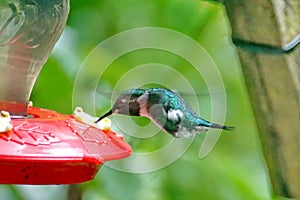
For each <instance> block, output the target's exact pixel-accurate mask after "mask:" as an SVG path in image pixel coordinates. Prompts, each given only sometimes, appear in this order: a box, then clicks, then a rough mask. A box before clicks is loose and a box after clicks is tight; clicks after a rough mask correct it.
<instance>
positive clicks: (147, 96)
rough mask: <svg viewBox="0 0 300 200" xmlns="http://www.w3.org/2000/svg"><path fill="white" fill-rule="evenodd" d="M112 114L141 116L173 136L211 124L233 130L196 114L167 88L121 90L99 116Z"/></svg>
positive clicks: (198, 129) (186, 133) (188, 132)
mask: <svg viewBox="0 0 300 200" xmlns="http://www.w3.org/2000/svg"><path fill="white" fill-rule="evenodd" d="M112 114H123V115H129V116H143V117H147V118H149V119H150V120H151V121H152V122H154V124H156V125H157V126H158V127H159V128H160V129H162V130H164V131H165V132H167V133H169V134H171V135H173V136H174V137H176V138H178V137H189V136H191V135H194V134H196V133H200V132H204V131H207V130H209V129H212V128H217V129H223V130H233V129H234V127H232V126H224V125H219V124H215V123H212V122H209V121H207V120H205V119H203V118H201V117H199V116H198V115H197V114H196V113H195V112H194V111H193V110H192V108H191V107H190V106H189V105H188V104H187V103H186V102H185V100H184V99H183V98H182V97H181V96H180V95H179V94H177V92H174V91H172V90H169V89H164V88H150V89H129V90H126V91H124V92H122V93H121V94H120V96H119V97H118V98H117V100H116V101H115V103H114V105H113V107H112V108H111V110H109V111H108V112H107V113H105V114H104V115H102V116H101V117H99V118H98V120H97V121H96V122H95V123H97V122H99V121H100V120H102V119H103V118H105V117H107V116H110V115H112Z"/></svg>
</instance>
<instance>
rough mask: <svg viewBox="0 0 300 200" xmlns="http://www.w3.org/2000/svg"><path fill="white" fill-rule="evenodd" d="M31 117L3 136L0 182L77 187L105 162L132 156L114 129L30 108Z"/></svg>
mask: <svg viewBox="0 0 300 200" xmlns="http://www.w3.org/2000/svg"><path fill="white" fill-rule="evenodd" d="M28 114H30V115H32V116H34V117H33V118H25V119H12V124H13V130H12V131H10V132H6V133H0V183H2V184H73V183H80V182H85V181H89V180H91V179H93V178H94V176H95V174H96V173H97V171H98V170H99V168H100V167H101V165H102V164H103V163H104V162H105V161H109V160H115V159H121V158H125V157H127V156H129V155H130V154H131V147H130V146H129V145H128V144H127V143H126V142H124V140H123V138H122V137H119V136H117V135H116V134H115V133H114V132H112V131H102V130H100V129H97V128H94V127H91V126H89V125H87V124H84V123H82V122H79V121H77V120H76V119H75V118H74V117H73V116H72V115H70V116H69V115H63V114H59V113H57V112H54V111H51V110H46V109H41V108H35V107H28Z"/></svg>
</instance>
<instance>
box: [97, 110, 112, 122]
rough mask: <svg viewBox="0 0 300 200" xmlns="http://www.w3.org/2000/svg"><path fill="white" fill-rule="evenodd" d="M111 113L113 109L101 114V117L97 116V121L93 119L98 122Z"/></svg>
mask: <svg viewBox="0 0 300 200" xmlns="http://www.w3.org/2000/svg"><path fill="white" fill-rule="evenodd" d="M112 114H113V111H112V110H110V111H108V112H107V113H105V114H104V115H102V116H101V117H99V118H98V119H97V121H95V123H98V122H100V121H101V120H102V119H104V118H105V117H107V116H110V115H112Z"/></svg>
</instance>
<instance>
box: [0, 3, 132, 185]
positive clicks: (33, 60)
mask: <svg viewBox="0 0 300 200" xmlns="http://www.w3.org/2000/svg"><path fill="white" fill-rule="evenodd" d="M68 12H69V2H68V0H52V1H40V0H36V1H33V2H31V1H21V0H6V1H4V2H1V3H0V70H1V73H0V111H1V112H0V183H1V184H74V183H80V182H85V181H89V180H91V179H93V178H94V176H95V174H96V173H97V171H98V170H99V168H100V167H101V165H102V164H103V163H104V162H105V161H109V160H115V159H121V158H125V157H127V156H129V155H130V154H131V147H130V146H129V145H128V144H127V143H126V142H124V140H123V137H122V136H120V135H117V134H116V133H114V132H112V131H111V130H110V121H109V119H105V120H106V121H103V122H101V123H100V124H94V123H93V121H92V119H94V118H93V117H91V116H89V115H88V114H86V113H84V112H83V110H82V109H80V108H76V109H75V111H74V114H71V115H65V114H60V113H57V112H55V111H51V110H47V109H42V108H36V107H33V106H32V105H30V104H29V97H30V93H31V90H32V87H33V85H34V83H35V80H36V78H37V76H38V74H39V72H40V70H41V68H42V66H43V64H44V63H45V62H46V60H47V58H48V56H49V54H50V52H51V50H52V49H53V46H54V44H55V43H56V42H57V40H58V38H59V36H60V35H61V32H62V30H63V27H64V26H65V23H66V19H67V16H68Z"/></svg>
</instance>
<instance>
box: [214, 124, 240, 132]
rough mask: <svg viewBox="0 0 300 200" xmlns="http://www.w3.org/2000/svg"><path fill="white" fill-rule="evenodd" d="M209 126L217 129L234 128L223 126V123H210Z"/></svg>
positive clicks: (228, 129) (230, 129)
mask: <svg viewBox="0 0 300 200" xmlns="http://www.w3.org/2000/svg"><path fill="white" fill-rule="evenodd" d="M210 128H218V129H223V130H226V131H233V130H234V129H235V127H233V126H223V125H219V124H214V123H211V125H210Z"/></svg>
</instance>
